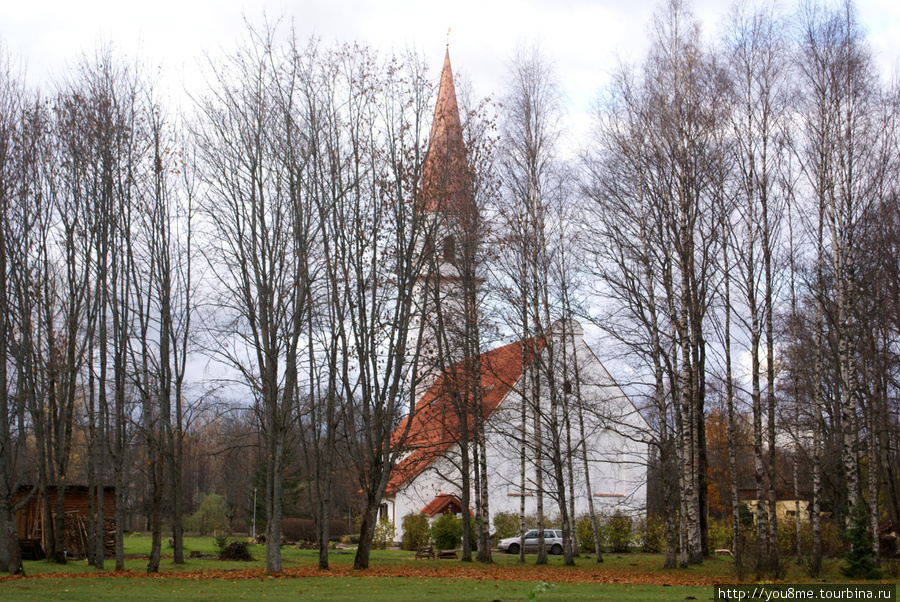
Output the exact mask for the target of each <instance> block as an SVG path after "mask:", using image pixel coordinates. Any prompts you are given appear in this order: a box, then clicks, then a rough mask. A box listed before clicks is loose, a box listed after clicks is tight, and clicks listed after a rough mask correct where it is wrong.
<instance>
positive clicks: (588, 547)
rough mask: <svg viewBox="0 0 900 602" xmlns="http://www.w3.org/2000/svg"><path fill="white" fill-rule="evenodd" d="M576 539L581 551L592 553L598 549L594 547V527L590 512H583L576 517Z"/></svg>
mask: <svg viewBox="0 0 900 602" xmlns="http://www.w3.org/2000/svg"><path fill="white" fill-rule="evenodd" d="M575 540H576V541H577V542H578V549H579V550H580V551H581V553H583V554H592V553H594V552H595V551H596V550H595V549H594V529H593V526H592V525H591V516H590V515H589V514H582V515H581V516H579V517H578V518H577V519H575ZM601 545H602V544H601Z"/></svg>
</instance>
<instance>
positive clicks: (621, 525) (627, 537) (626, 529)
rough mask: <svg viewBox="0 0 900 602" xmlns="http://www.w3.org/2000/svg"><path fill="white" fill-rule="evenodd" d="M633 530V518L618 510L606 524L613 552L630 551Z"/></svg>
mask: <svg viewBox="0 0 900 602" xmlns="http://www.w3.org/2000/svg"><path fill="white" fill-rule="evenodd" d="M632 529H633V525H632V521H631V517H630V516H628V515H627V514H625V513H623V512H622V511H621V510H616V511H615V512H614V513H613V515H612V516H610V517H609V520H608V521H607V522H606V536H607V538H608V540H609V548H610V551H611V552H614V553H622V552H627V551H628V546H630V545H631V532H632Z"/></svg>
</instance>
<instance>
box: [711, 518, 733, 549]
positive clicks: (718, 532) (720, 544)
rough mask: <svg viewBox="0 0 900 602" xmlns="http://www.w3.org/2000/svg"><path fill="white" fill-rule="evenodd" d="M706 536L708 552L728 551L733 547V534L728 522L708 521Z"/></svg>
mask: <svg viewBox="0 0 900 602" xmlns="http://www.w3.org/2000/svg"><path fill="white" fill-rule="evenodd" d="M708 534H709V549H710V550H722V549H725V550H730V549H731V548H732V547H733V539H734V534H733V533H732V530H731V523H730V521H728V520H720V519H710V521H709V531H708Z"/></svg>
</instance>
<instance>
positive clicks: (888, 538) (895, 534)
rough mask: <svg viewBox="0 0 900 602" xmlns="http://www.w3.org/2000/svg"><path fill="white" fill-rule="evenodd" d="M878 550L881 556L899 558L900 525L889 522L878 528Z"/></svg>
mask: <svg viewBox="0 0 900 602" xmlns="http://www.w3.org/2000/svg"><path fill="white" fill-rule="evenodd" d="M878 539H879V542H878V544H879V545H878V551H879V553H880V555H881V557H882V558H900V525H898V524H897V523H894V522H889V523H887V524H884V525H882V526H881V528H880V529H879V530H878Z"/></svg>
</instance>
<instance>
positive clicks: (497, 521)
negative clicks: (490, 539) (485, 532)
mask: <svg viewBox="0 0 900 602" xmlns="http://www.w3.org/2000/svg"><path fill="white" fill-rule="evenodd" d="M518 534H519V515H518V514H513V513H512V512H498V513H497V514H495V515H494V538H495V539H497V540H498V541H499V540H501V539H504V538H507V537H515V536H516V535H518Z"/></svg>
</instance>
